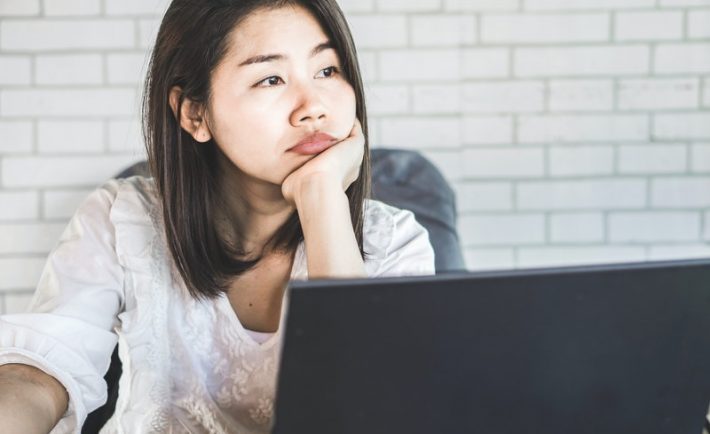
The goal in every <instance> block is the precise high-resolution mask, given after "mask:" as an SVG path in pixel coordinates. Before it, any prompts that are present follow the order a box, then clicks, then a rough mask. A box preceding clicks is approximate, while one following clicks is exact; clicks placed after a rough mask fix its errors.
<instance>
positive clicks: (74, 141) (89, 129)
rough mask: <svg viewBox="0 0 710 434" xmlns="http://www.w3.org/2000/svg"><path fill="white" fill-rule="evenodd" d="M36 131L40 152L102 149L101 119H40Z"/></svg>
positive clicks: (73, 151) (102, 131)
mask: <svg viewBox="0 0 710 434" xmlns="http://www.w3.org/2000/svg"><path fill="white" fill-rule="evenodd" d="M37 131H38V133H37V136H38V140H37V141H38V145H39V151H40V152H41V153H46V154H53V153H77V152H89V153H96V152H101V151H102V150H103V149H104V127H103V122H101V121H40V122H39V124H38V127H37Z"/></svg>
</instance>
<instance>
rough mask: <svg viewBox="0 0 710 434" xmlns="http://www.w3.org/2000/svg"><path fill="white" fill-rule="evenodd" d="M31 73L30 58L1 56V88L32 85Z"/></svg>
mask: <svg viewBox="0 0 710 434" xmlns="http://www.w3.org/2000/svg"><path fill="white" fill-rule="evenodd" d="M31 71H32V66H31V61H30V57H29V56H14V55H9V56H4V55H2V56H0V86H6V85H16V84H20V85H22V84H30V82H31V79H32V73H31Z"/></svg>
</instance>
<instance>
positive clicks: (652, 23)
mask: <svg viewBox="0 0 710 434" xmlns="http://www.w3.org/2000/svg"><path fill="white" fill-rule="evenodd" d="M614 32H615V33H614V34H615V39H616V40H618V41H654V40H669V39H682V38H683V13H682V12H680V11H652V12H646V11H644V12H619V13H618V14H616V19H615V21H614Z"/></svg>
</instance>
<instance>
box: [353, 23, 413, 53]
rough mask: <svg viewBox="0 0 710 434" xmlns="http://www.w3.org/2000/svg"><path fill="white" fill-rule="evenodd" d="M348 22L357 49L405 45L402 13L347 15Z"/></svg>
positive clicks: (405, 27)
mask: <svg viewBox="0 0 710 434" xmlns="http://www.w3.org/2000/svg"><path fill="white" fill-rule="evenodd" d="M348 24H349V25H350V30H351V32H352V34H353V39H354V40H355V45H356V46H357V47H358V49H362V48H384V47H389V48H391V47H404V46H406V45H407V19H406V17H405V16H404V15H357V16H352V17H349V18H348Z"/></svg>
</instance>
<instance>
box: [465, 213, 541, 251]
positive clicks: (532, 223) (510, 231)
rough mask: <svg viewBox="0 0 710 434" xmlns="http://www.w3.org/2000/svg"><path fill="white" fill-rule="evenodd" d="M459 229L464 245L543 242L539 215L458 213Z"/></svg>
mask: <svg viewBox="0 0 710 434" xmlns="http://www.w3.org/2000/svg"><path fill="white" fill-rule="evenodd" d="M458 225H459V228H458V231H459V234H461V238H462V241H463V245H464V246H496V245H525V244H541V243H543V242H544V241H545V217H544V216H543V215H542V214H502V215H492V216H479V215H473V216H461V217H460V218H459V220H458Z"/></svg>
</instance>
